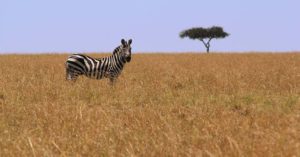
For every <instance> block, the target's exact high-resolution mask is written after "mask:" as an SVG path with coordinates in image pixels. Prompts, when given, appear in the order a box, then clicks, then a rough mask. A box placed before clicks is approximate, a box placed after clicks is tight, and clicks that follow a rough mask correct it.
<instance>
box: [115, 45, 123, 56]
mask: <svg viewBox="0 0 300 157" xmlns="http://www.w3.org/2000/svg"><path fill="white" fill-rule="evenodd" d="M120 49H121V45H120V46H118V47H116V48H115V49H114V51H113V55H114V54H116V53H117V52H119V51H120Z"/></svg>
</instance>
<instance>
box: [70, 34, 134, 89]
mask: <svg viewBox="0 0 300 157" xmlns="http://www.w3.org/2000/svg"><path fill="white" fill-rule="evenodd" d="M131 43H132V40H131V39H130V40H128V42H127V41H125V40H124V39H122V40H121V45H120V46H118V47H117V48H115V50H114V51H113V54H112V55H111V56H108V57H105V58H98V59H95V58H92V57H89V56H87V55H83V54H73V55H71V56H69V58H68V59H67V61H66V79H67V80H73V81H75V80H76V79H77V77H78V76H80V75H85V76H87V77H89V78H94V79H102V78H109V79H110V82H111V83H112V84H113V83H114V81H115V80H116V79H117V78H118V76H119V75H120V74H121V72H122V70H123V68H124V65H125V64H126V63H127V62H130V60H131Z"/></svg>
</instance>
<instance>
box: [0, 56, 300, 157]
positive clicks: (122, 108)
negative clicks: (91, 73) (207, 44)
mask: <svg viewBox="0 0 300 157" xmlns="http://www.w3.org/2000/svg"><path fill="white" fill-rule="evenodd" d="M91 56H93V57H100V56H105V55H99V54H91ZM66 58H67V55H2V56H0V156H3V157H4V156H35V157H39V156H230V157H234V156H300V54H299V53H279V54H272V53H265V54H255V53H253V54H209V55H207V54H137V55H133V58H132V62H131V63H129V64H127V65H126V67H125V69H124V71H123V73H122V75H121V76H120V78H119V80H118V81H117V83H116V86H114V87H113V88H111V87H110V86H109V84H108V80H91V79H88V78H85V77H80V78H79V80H78V81H77V82H75V83H71V82H67V81H65V68H64V62H65V60H66Z"/></svg>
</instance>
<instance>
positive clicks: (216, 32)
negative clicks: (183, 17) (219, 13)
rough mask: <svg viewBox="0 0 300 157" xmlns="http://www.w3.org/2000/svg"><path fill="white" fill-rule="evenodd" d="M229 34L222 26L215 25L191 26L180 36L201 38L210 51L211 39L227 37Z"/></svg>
mask: <svg viewBox="0 0 300 157" xmlns="http://www.w3.org/2000/svg"><path fill="white" fill-rule="evenodd" d="M228 35H229V34H228V33H226V32H224V31H223V28H222V27H218V26H213V27H210V28H202V27H198V28H191V29H187V30H184V31H182V32H181V33H180V34H179V36H180V37H181V38H185V37H189V38H190V39H193V40H195V39H198V40H200V41H201V42H202V43H203V44H204V46H205V47H206V52H207V53H209V48H210V41H211V40H212V39H214V38H215V39H218V38H225V37H227V36H228Z"/></svg>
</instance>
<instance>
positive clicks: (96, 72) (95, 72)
mask: <svg viewBox="0 0 300 157" xmlns="http://www.w3.org/2000/svg"><path fill="white" fill-rule="evenodd" d="M106 62H107V59H106V58H101V59H95V58H92V57H90V56H87V55H83V54H73V55H71V56H69V57H68V59H67V61H66V72H67V75H68V76H67V79H76V78H77V76H79V75H85V76H87V77H89V78H94V79H102V78H103V77H104V76H105V73H106V71H107V69H108V64H107V63H106Z"/></svg>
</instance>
